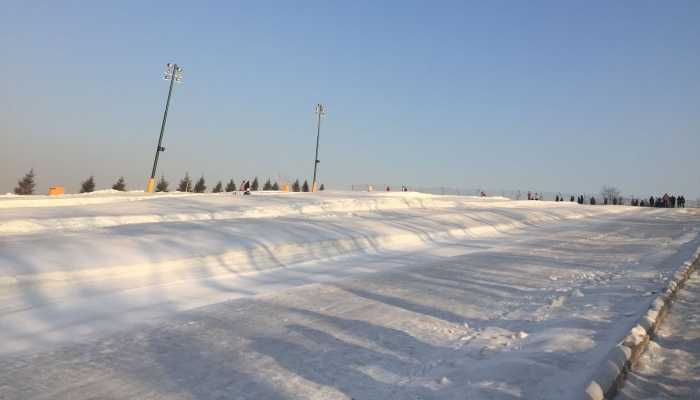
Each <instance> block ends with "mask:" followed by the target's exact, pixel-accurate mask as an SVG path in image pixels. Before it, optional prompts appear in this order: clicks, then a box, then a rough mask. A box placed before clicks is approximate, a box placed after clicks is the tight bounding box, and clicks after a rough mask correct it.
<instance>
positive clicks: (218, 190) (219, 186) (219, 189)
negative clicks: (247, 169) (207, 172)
mask: <svg viewBox="0 0 700 400" xmlns="http://www.w3.org/2000/svg"><path fill="white" fill-rule="evenodd" d="M223 191H224V185H223V184H222V183H221V181H218V182H217V183H216V186H214V189H212V190H211V192H212V193H221V192H223Z"/></svg>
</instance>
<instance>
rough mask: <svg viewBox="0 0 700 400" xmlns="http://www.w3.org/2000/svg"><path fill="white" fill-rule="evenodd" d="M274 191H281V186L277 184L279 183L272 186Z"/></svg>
mask: <svg viewBox="0 0 700 400" xmlns="http://www.w3.org/2000/svg"><path fill="white" fill-rule="evenodd" d="M272 190H280V185H278V184H277V181H275V183H273V184H272Z"/></svg>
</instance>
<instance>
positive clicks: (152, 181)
mask: <svg viewBox="0 0 700 400" xmlns="http://www.w3.org/2000/svg"><path fill="white" fill-rule="evenodd" d="M155 186H156V180H155V179H154V178H148V184H146V193H153V188H154V187H155Z"/></svg>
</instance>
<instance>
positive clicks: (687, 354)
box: [616, 272, 700, 400]
mask: <svg viewBox="0 0 700 400" xmlns="http://www.w3.org/2000/svg"><path fill="white" fill-rule="evenodd" d="M698 306H700V273H698V272H695V273H694V274H693V275H692V276H691V278H690V279H689V280H688V281H687V283H686V285H685V286H684V287H683V289H681V290H680V292H679V294H678V298H677V299H676V300H674V302H673V304H672V306H671V309H670V311H669V313H668V315H667V316H666V318H665V319H664V322H663V324H662V325H661V328H660V329H659V331H658V332H657V335H656V337H655V338H653V340H651V341H650V342H649V346H648V347H647V349H646V351H645V352H644V354H642V356H641V357H640V359H639V361H638V363H637V365H635V367H634V368H633V370H632V371H631V372H630V373H629V375H628V376H627V380H626V382H625V386H624V387H623V388H622V391H621V392H620V394H619V395H618V396H617V397H616V400H642V399H688V400H691V399H697V398H698V397H700V314H698Z"/></svg>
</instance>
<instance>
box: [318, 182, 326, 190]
mask: <svg viewBox="0 0 700 400" xmlns="http://www.w3.org/2000/svg"><path fill="white" fill-rule="evenodd" d="M318 190H319V191H321V192H323V191H324V190H326V187H325V186H323V183H322V184H321V187H320V188H318Z"/></svg>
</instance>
